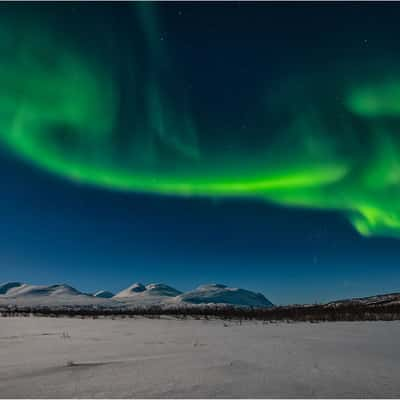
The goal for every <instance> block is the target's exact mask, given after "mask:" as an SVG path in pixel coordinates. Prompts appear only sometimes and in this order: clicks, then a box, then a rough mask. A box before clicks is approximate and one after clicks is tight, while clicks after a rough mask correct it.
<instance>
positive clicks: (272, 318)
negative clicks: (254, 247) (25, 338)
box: [0, 303, 400, 324]
mask: <svg viewBox="0 0 400 400" xmlns="http://www.w3.org/2000/svg"><path fill="white" fill-rule="evenodd" d="M0 315H1V316H3V317H13V316H26V317H28V316H41V317H51V318H55V317H77V318H94V319H96V318H102V317H103V318H106V317H110V318H113V319H114V318H134V317H137V316H142V317H148V318H160V316H170V317H175V318H179V319H186V318H194V319H206V320H207V319H210V318H218V319H222V320H235V321H238V322H239V323H240V324H241V323H242V321H246V320H259V321H263V322H265V323H269V322H277V321H286V322H291V321H307V322H325V321H326V322H327V321H392V320H400V304H373V305H371V304H369V305H365V304H354V303H350V304H340V305H329V304H328V305H317V304H316V305H311V306H285V307H272V308H251V307H246V308H240V307H232V306H204V307H195V306H193V307H188V306H186V307H171V308H163V307H158V306H152V307H137V308H123V309H118V308H99V307H90V306H86V307H77V306H75V307H59V308H57V307H47V306H37V307H25V306H24V307H22V306H7V307H3V308H1V307H0Z"/></svg>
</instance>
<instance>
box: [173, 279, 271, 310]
mask: <svg viewBox="0 0 400 400" xmlns="http://www.w3.org/2000/svg"><path fill="white" fill-rule="evenodd" d="M178 301H179V302H183V303H192V304H210V303H212V304H226V305H234V306H248V307H272V306H273V304H272V303H271V302H270V301H269V300H268V299H267V298H266V297H265V296H264V295H262V294H261V293H254V292H251V291H250V290H245V289H239V288H230V287H227V286H226V285H221V284H208V285H201V286H199V287H198V288H197V289H195V290H193V291H190V292H187V293H183V294H182V295H180V296H178Z"/></svg>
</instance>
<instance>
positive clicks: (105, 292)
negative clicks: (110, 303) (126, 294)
mask: <svg viewBox="0 0 400 400" xmlns="http://www.w3.org/2000/svg"><path fill="white" fill-rule="evenodd" d="M93 297H99V298H102V299H111V297H114V293H111V292H109V291H108V290H99V291H98V292H96V293H94V294H93Z"/></svg>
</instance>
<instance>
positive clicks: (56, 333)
mask: <svg viewBox="0 0 400 400" xmlns="http://www.w3.org/2000/svg"><path fill="white" fill-rule="evenodd" d="M399 337H400V322H399V321H396V322H345V323H339V322H336V323H321V324H311V323H292V324H287V323H280V324H266V325H264V324H263V323H261V322H254V321H253V322H246V323H243V324H242V325H240V324H238V323H236V322H223V321H221V320H216V321H204V320H201V321H197V320H176V319H167V318H162V319H153V320H152V319H145V318H137V319H115V320H112V319H97V320H93V319H85V320H82V319H69V318H38V317H32V318H23V317H15V318H0V397H2V398H10V397H11V398H15V397H23V398H35V397H52V398H54V397H64V398H65V397H74V398H75V397H86V398H88V397H162V398H167V397H225V398H226V397H398V396H399V394H400V379H399V369H400V346H398V338H399Z"/></svg>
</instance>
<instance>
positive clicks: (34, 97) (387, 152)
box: [0, 6, 400, 237]
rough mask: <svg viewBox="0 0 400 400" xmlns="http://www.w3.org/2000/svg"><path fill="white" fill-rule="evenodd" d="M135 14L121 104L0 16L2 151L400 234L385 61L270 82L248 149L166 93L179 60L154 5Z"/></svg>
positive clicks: (84, 64) (169, 190)
mask: <svg viewBox="0 0 400 400" xmlns="http://www.w3.org/2000/svg"><path fill="white" fill-rule="evenodd" d="M132 14H133V18H136V21H137V23H138V26H140V27H141V35H140V37H138V38H137V39H136V42H134V43H139V45H138V48H139V47H140V46H141V47H144V48H145V51H143V48H141V49H140V50H139V49H138V53H140V62H138V60H137V59H136V54H135V48H132V51H131V52H130V53H129V55H128V56H127V59H128V60H129V61H127V62H126V64H127V65H128V67H129V71H130V75H129V76H130V81H129V85H128V84H127V85H126V86H127V88H128V91H129V95H128V96H127V95H125V96H122V95H121V90H120V84H119V83H118V77H117V76H116V75H117V74H116V73H115V71H114V70H113V68H111V67H110V66H109V65H106V63H102V62H100V61H99V59H97V58H96V56H95V55H93V54H90V53H89V54H88V53H87V52H85V51H84V49H83V48H80V47H79V46H77V45H76V44H74V42H73V40H69V39H68V37H65V36H63V35H59V34H57V32H55V31H54V30H52V29H51V24H48V28H46V27H45V26H46V25H45V24H42V26H41V29H40V30H39V29H37V28H35V27H36V26H37V24H31V25H30V24H29V23H26V22H25V23H21V25H20V26H19V25H18V24H17V25H15V24H14V25H11V24H7V22H6V21H3V22H4V23H2V25H1V32H0V33H1V39H0V112H1V117H2V118H1V125H0V126H1V131H0V140H1V142H2V144H3V145H4V147H5V148H6V149H7V150H8V151H9V152H11V153H12V154H14V155H15V156H18V157H20V158H21V159H22V160H25V161H27V162H29V163H31V164H33V165H35V166H37V167H39V168H42V169H44V170H46V171H49V172H51V173H54V174H57V175H59V176H61V177H65V178H67V179H69V180H72V181H74V182H78V183H83V184H90V185H96V186H99V187H104V188H108V189H112V190H122V191H134V192H147V193H156V194H163V195H180V196H206V197H212V198H215V197H239V196H240V197H244V198H258V199H264V200H266V201H270V202H274V203H277V204H280V205H283V206H291V207H305V208H314V209H322V210H334V211H339V212H341V213H343V214H345V215H346V216H347V217H348V219H349V220H350V222H351V223H352V224H353V226H354V227H355V229H356V230H357V231H358V232H359V233H361V234H362V235H365V236H370V235H384V236H395V237H400V201H399V200H400V139H399V133H398V131H397V130H398V129H399V121H400V120H399V118H400V102H399V99H400V77H399V74H398V73H397V74H396V72H395V71H396V65H393V62H388V61H383V59H382V60H381V61H380V62H375V63H374V64H373V65H370V66H368V68H366V67H359V68H358V69H355V68H353V67H346V66H340V67H337V68H332V71H333V72H330V73H329V72H328V71H325V72H324V73H323V74H322V73H321V74H313V75H312V77H311V78H310V77H306V76H298V77H293V78H292V79H290V80H287V81H286V82H279V85H276V88H275V89H274V90H273V91H271V90H269V91H266V93H265V101H264V102H263V104H264V105H265V106H264V110H261V111H260V110H258V109H255V110H254V120H255V121H257V122H258V125H259V130H260V131H261V133H260V132H258V131H257V134H256V135H254V137H255V136H257V137H258V140H256V141H255V142H254V143H253V142H252V141H251V140H250V142H251V143H250V145H249V144H248V142H249V137H250V138H251V137H252V136H251V133H250V134H247V135H250V136H246V137H244V136H243V132H242V131H240V130H239V129H238V131H237V132H234V131H232V132H228V133H227V132H224V134H223V135H221V136H220V135H219V132H218V126H217V124H215V126H213V124H212V121H206V122H202V121H200V118H199V117H198V116H197V114H196V112H195V111H193V110H191V109H190V101H188V99H184V100H180V99H177V98H176V97H174V95H173V93H172V91H171V90H169V89H168V87H167V85H165V84H164V81H163V74H164V73H165V72H163V70H162V68H161V67H160V65H162V66H163V68H165V66H166V65H168V67H171V65H172V70H173V71H174V64H173V61H172V60H170V59H169V57H168V54H166V52H165V51H164V49H165V47H161V46H160V41H159V32H158V27H157V26H158V23H157V21H156V18H155V16H154V15H153V13H152V10H151V9H150V7H145V6H141V7H137V8H135V9H133V10H132ZM46 29H47V30H46ZM139 64H143V66H142V67H141V66H140V65H139ZM169 70H171V68H170V69H169ZM343 71H346V73H345V74H344V73H342V72H343ZM390 71H393V73H391V72H390ZM237 101H238V102H240V98H239V99H237ZM121 114H123V115H124V117H123V118H122V122H121ZM262 131H264V132H265V138H263V136H262ZM260 135H261V136H260ZM260 137H261V139H260Z"/></svg>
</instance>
